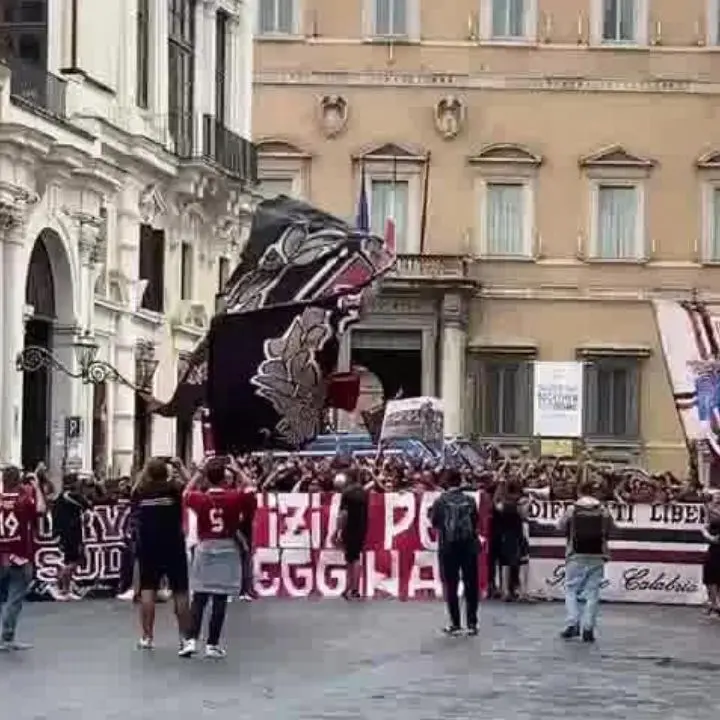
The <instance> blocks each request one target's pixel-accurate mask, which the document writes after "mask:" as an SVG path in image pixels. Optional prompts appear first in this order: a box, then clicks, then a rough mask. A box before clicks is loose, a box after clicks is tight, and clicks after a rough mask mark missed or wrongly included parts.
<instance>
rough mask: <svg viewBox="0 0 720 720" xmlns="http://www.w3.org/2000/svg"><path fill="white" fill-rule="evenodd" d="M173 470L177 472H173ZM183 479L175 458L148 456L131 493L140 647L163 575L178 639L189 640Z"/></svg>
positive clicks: (149, 636)
mask: <svg viewBox="0 0 720 720" xmlns="http://www.w3.org/2000/svg"><path fill="white" fill-rule="evenodd" d="M171 470H175V471H176V473H177V474H178V475H179V477H177V478H176V477H173V475H172V474H171ZM184 480H187V472H186V471H185V468H184V467H183V465H182V463H181V462H180V461H179V460H174V461H172V463H171V464H168V462H167V461H166V460H165V459H162V458H152V459H151V460H149V461H148V463H147V464H146V466H145V469H144V470H143V472H142V474H141V475H140V477H139V479H138V481H137V483H136V484H135V486H134V487H133V490H132V494H131V499H132V501H133V502H134V503H135V505H136V518H135V519H136V523H137V526H136V542H137V544H136V553H137V560H138V566H139V570H140V573H139V574H140V623H141V626H142V638H141V640H140V642H139V647H140V648H142V649H150V648H152V646H153V635H154V628H155V603H156V601H157V591H158V589H159V588H160V583H161V582H162V580H163V579H167V582H168V585H169V587H170V590H171V591H172V595H173V601H174V604H175V615H176V617H177V622H178V630H179V633H180V636H181V638H182V642H186V641H187V639H188V636H189V632H190V605H189V598H188V588H189V582H188V564H187V552H186V549H185V536H184V532H183V504H182V493H183V486H184V482H183V481H184ZM181 649H182V648H181Z"/></svg>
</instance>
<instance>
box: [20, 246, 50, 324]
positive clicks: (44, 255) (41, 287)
mask: <svg viewBox="0 0 720 720" xmlns="http://www.w3.org/2000/svg"><path fill="white" fill-rule="evenodd" d="M46 239H48V240H49V239H50V238H48V237H47V236H44V235H41V236H40V237H39V238H38V239H37V240H36V241H35V246H34V247H33V250H32V254H31V255H30V266H29V269H28V275H27V282H26V283H25V302H26V303H27V304H28V305H32V307H33V315H34V317H35V318H37V319H41V320H53V319H54V318H55V315H56V312H55V282H54V280H53V274H52V265H51V264H50V256H49V255H48V251H47V246H46V245H45V242H46Z"/></svg>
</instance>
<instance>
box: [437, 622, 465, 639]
mask: <svg viewBox="0 0 720 720" xmlns="http://www.w3.org/2000/svg"><path fill="white" fill-rule="evenodd" d="M442 631H443V632H444V633H445V635H447V636H448V637H458V636H459V635H460V633H461V632H462V628H459V627H458V626H457V625H447V626H446V627H444V628H443V630H442Z"/></svg>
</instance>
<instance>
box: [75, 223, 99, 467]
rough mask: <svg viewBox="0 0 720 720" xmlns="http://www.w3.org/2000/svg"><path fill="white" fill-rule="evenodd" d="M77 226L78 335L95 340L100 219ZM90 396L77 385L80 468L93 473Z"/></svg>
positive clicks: (86, 387)
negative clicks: (79, 332) (80, 440)
mask: <svg viewBox="0 0 720 720" xmlns="http://www.w3.org/2000/svg"><path fill="white" fill-rule="evenodd" d="M75 221H76V222H77V225H78V256H79V258H80V278H79V280H80V287H79V299H80V312H79V315H80V318H79V320H80V331H81V332H82V333H85V334H87V335H88V336H89V337H91V338H93V337H94V332H93V331H94V319H95V317H94V315H95V279H96V275H97V263H98V253H99V249H100V248H99V246H98V235H99V231H100V219H99V218H96V217H94V216H91V215H86V214H79V215H76V216H75ZM93 393H94V387H93V385H92V383H89V382H80V383H78V396H77V408H78V414H79V415H80V417H82V419H83V423H84V427H83V448H82V467H83V470H85V471H92V469H93V467H92V443H93V437H92V431H93Z"/></svg>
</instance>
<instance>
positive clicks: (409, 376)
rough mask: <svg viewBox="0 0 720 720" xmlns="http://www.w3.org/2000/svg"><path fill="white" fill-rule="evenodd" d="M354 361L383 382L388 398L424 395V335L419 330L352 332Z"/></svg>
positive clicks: (384, 391)
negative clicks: (399, 394)
mask: <svg viewBox="0 0 720 720" xmlns="http://www.w3.org/2000/svg"><path fill="white" fill-rule="evenodd" d="M351 361H352V364H353V365H356V366H357V365H359V366H361V367H365V368H367V369H368V370H369V371H370V372H371V373H373V374H374V375H375V376H376V377H377V378H378V379H379V380H380V383H381V384H382V389H383V395H384V396H385V398H387V399H388V400H389V399H392V398H393V397H395V396H396V395H397V394H398V393H401V394H402V396H403V397H416V396H418V395H422V375H423V367H422V334H421V333H420V332H419V331H399V332H389V331H384V330H383V331H365V330H356V331H353V334H352V353H351Z"/></svg>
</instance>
